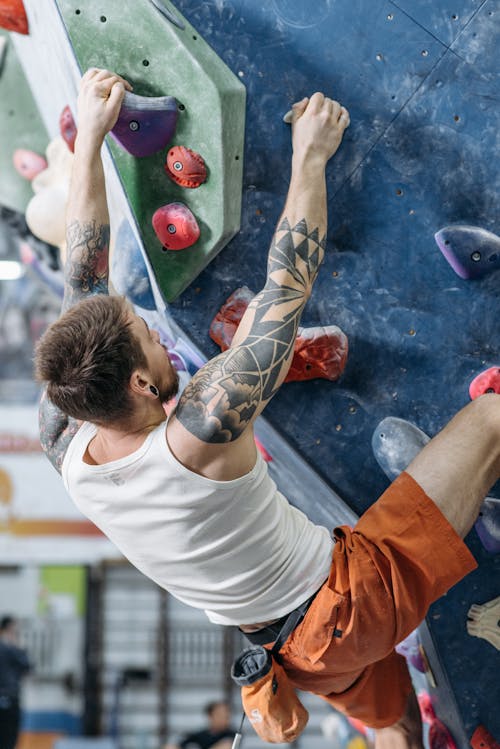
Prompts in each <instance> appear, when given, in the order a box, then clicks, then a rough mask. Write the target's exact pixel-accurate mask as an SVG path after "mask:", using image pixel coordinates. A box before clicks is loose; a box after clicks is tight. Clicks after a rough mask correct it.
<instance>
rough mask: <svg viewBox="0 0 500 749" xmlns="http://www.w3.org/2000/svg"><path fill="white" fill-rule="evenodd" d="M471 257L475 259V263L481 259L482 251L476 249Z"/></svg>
mask: <svg viewBox="0 0 500 749" xmlns="http://www.w3.org/2000/svg"><path fill="white" fill-rule="evenodd" d="M470 257H471V260H473V261H474V262H475V263H478V262H479V261H480V260H481V253H480V252H479V250H476V251H475V252H473V253H472V255H471V256H470Z"/></svg>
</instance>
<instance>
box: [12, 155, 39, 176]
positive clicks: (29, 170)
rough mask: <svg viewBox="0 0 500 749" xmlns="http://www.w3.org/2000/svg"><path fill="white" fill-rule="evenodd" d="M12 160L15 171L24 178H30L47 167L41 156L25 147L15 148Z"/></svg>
mask: <svg viewBox="0 0 500 749" xmlns="http://www.w3.org/2000/svg"><path fill="white" fill-rule="evenodd" d="M12 161H13V162H14V167H15V169H16V172H18V173H19V174H20V175H21V177H24V178H25V179H30V180H31V179H33V178H34V177H36V175H37V174H40V172H43V170H44V169H47V162H46V161H45V159H44V158H43V156H40V155H39V154H38V153H35V152H34V151H29V150H28V149H26V148H16V150H15V151H14V153H13V154H12Z"/></svg>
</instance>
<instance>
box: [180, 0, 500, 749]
mask: <svg viewBox="0 0 500 749" xmlns="http://www.w3.org/2000/svg"><path fill="white" fill-rule="evenodd" d="M177 7H178V8H179V10H180V11H181V12H182V13H183V14H184V15H185V17H186V18H188V19H189V21H190V22H191V23H192V24H193V26H195V27H196V28H197V29H198V30H199V31H200V33H201V34H203V36H204V38H205V39H206V40H207V41H208V42H209V44H211V45H212V46H213V48H214V49H215V51H216V52H218V54H219V55H220V56H221V57H222V59H223V60H224V61H225V62H226V64H227V65H228V66H229V67H230V68H231V69H232V71H233V72H234V73H235V74H236V75H238V76H239V77H240V78H241V80H242V81H243V82H244V83H245V85H246V87H247V136H246V151H245V169H244V184H243V214H242V229H241V232H240V234H239V235H238V236H237V237H236V238H235V239H234V240H233V241H232V242H231V244H230V245H229V246H228V247H227V248H226V249H225V250H224V251H223V252H222V253H221V254H220V255H219V256H218V257H217V258H216V259H215V260H214V262H213V263H211V265H210V266H209V267H208V269H207V270H206V271H205V272H204V273H203V274H202V275H201V276H199V277H198V279H197V280H196V281H195V282H194V283H193V284H192V286H191V287H190V288H189V289H188V290H187V291H186V292H184V294H183V295H182V296H181V297H180V299H179V300H178V301H177V302H175V303H174V304H173V305H172V306H171V312H172V313H173V315H174V317H175V319H176V320H177V322H178V323H179V324H180V325H181V327H183V328H184V329H185V330H187V331H189V333H190V335H191V336H192V337H193V339H194V340H195V342H196V343H197V344H198V345H199V346H200V348H201V349H202V350H203V351H204V352H205V353H206V354H207V355H213V354H215V353H216V350H217V349H216V347H215V346H214V344H213V343H211V341H210V340H209V338H208V335H207V328H208V323H207V321H208V320H210V319H211V318H212V316H213V315H214V314H215V312H216V311H217V310H218V308H219V307H220V305H221V304H222V303H223V302H224V300H225V299H226V298H227V297H228V296H229V294H230V293H231V292H232V291H233V290H234V289H235V288H236V287H238V286H242V285H243V284H246V285H248V286H250V287H251V288H253V289H254V290H258V289H259V288H260V286H261V285H262V283H263V281H264V273H265V258H266V252H267V248H268V244H269V241H270V238H271V235H272V232H273V228H274V225H275V222H276V220H277V218H278V216H279V212H280V208H281V206H282V203H283V199H284V196H285V193H286V188H287V179H288V174H289V156H290V142H289V130H288V127H287V126H286V125H284V124H283V122H282V121H281V117H282V114H283V113H284V112H286V111H287V109H289V106H290V104H291V103H292V102H293V101H294V100H298V99H300V98H302V97H303V96H304V95H307V94H309V93H311V92H312V91H314V90H322V91H324V92H325V93H327V94H328V95H330V96H333V97H336V98H338V99H339V100H340V101H341V102H342V103H343V104H345V106H347V107H348V108H349V110H350V113H351V121H352V124H351V127H350V129H349V131H348V133H347V136H346V138H345V141H344V144H343V146H342V148H341V151H340V152H339V154H338V155H337V156H336V157H335V159H334V161H333V162H332V163H331V164H330V166H329V171H328V187H329V217H330V228H329V232H328V252H327V257H326V260H325V263H324V266H323V268H322V270H321V273H320V276H319V279H318V281H317V284H316V286H315V289H314V292H313V295H312V298H311V300H310V301H309V303H308V306H307V309H306V312H305V315H304V320H303V321H304V323H305V324H308V325H317V324H321V325H327V324H332V323H334V324H337V325H340V327H341V328H342V329H343V330H344V331H345V333H346V334H347V335H348V338H349V344H350V354H349V360H348V363H347V367H346V370H345V372H344V375H343V376H342V378H341V380H340V381H339V382H338V383H334V384H332V383H329V382H325V381H320V380H316V381H314V382H310V383H293V384H287V385H286V386H284V387H283V388H282V390H281V391H280V393H279V394H278V395H277V396H276V398H275V399H274V400H273V401H272V402H271V404H270V405H269V406H268V408H267V409H266V417H267V419H268V420H269V421H270V422H271V424H273V425H274V426H275V427H276V428H277V429H278V430H279V432H280V433H281V434H282V435H283V436H284V437H285V438H286V439H287V441H288V442H289V444H290V445H292V446H294V447H295V448H297V449H298V450H299V452H300V453H301V455H302V456H303V457H304V458H305V459H306V460H307V461H308V462H309V464H310V465H311V466H312V467H313V468H315V469H316V470H317V471H318V472H319V473H320V474H321V475H322V476H323V477H324V478H325V479H326V480H327V482H328V483H329V484H330V485H331V486H333V487H334V488H335V489H336V490H337V492H338V493H339V494H340V496H341V497H343V498H344V499H345V500H346V501H347V502H348V504H349V505H350V506H351V507H352V508H353V509H354V510H355V511H356V512H357V513H362V512H363V511H364V510H365V509H366V508H367V507H368V506H369V505H370V504H371V503H372V502H373V501H374V500H375V499H376V498H377V496H379V494H380V493H381V492H382V491H383V490H384V489H385V487H386V486H387V483H388V482H387V479H386V478H385V477H384V475H383V473H382V471H381V470H380V468H379V467H378V465H377V463H376V462H375V460H374V457H373V454H372V451H371V446H370V440H371V436H372V433H373V430H374V429H375V427H376V425H377V424H378V422H379V421H380V420H381V419H382V418H384V417H385V416H389V415H392V416H399V417H402V418H404V419H408V420H410V421H413V422H414V423H416V424H418V426H420V427H421V428H422V429H423V430H424V431H426V432H427V433H428V434H431V435H433V434H435V433H436V432H437V431H438V430H439V429H440V428H441V427H442V426H443V425H444V424H445V423H446V421H447V420H448V419H449V418H450V417H451V416H452V414H454V413H455V412H456V411H457V410H458V409H459V408H460V407H461V406H463V405H465V404H466V403H467V402H468V400H469V398H468V385H469V382H470V380H471V379H472V378H473V376H474V375H476V374H477V373H478V372H480V371H481V370H483V369H485V368H486V367H489V366H493V365H495V364H498V362H499V360H498V357H499V351H500V325H499V322H498V320H499V291H500V273H499V272H498V271H497V272H496V273H492V274H490V275H488V276H486V277H485V278H484V279H482V280H480V281H464V280H462V279H460V278H459V277H458V276H457V275H456V274H455V273H454V271H453V270H452V269H451V267H450V266H449V265H448V263H447V262H446V260H445V259H444V257H443V256H442V254H441V253H440V252H439V250H438V249H437V246H436V244H435V242H434V239H433V235H434V233H435V232H436V231H437V230H438V229H439V228H441V227H442V226H444V225H447V224H449V223H454V222H460V223H467V224H474V225H479V226H482V227H484V228H486V229H490V230H492V231H495V232H496V233H500V221H499V218H498V208H497V204H498V192H499V187H500V176H499V174H500V173H499V169H498V159H497V158H496V156H495V147H496V144H497V142H498V132H499V130H500V111H499V109H498V96H499V85H500V82H499V75H498V45H499V44H500V4H499V3H498V2H496V1H494V0H485V1H483V0H419V2H414V1H413V0H400V1H399V2H398V3H394V2H383V1H379V0H377V1H376V2H373V0H317V2H315V3H313V4H311V3H309V2H308V0H271V1H270V2H269V3H265V4H263V3H247V2H244V0H227V2H225V1H224V0H213V1H211V2H205V3H199V2H197V0H178V2H177ZM496 489H497V491H496V496H500V492H499V491H498V487H496ZM492 494H495V491H493V492H492ZM314 501H315V499H314V498H313V497H312V496H311V498H310V503H311V506H312V504H313V502H314ZM304 504H307V497H306V498H305V499H304ZM467 543H468V545H469V547H470V548H471V549H472V552H473V553H474V555H475V557H476V559H477V561H478V563H479V568H478V570H477V571H476V572H474V573H473V574H471V575H469V576H468V577H467V579H465V580H464V581H462V582H461V583H460V584H458V585H457V586H455V587H454V588H453V589H452V590H451V591H450V592H449V593H448V594H447V596H445V597H444V598H443V599H442V600H440V601H439V602H438V603H436V604H435V605H434V606H433V607H432V608H431V611H430V614H429V617H428V625H429V633H430V636H429V638H428V642H427V643H426V646H427V649H428V650H429V651H431V650H432V651H434V662H435V665H434V669H435V671H436V672H437V673H436V680H437V682H438V685H437V689H436V690H434V694H433V699H434V703H435V705H436V708H437V712H438V714H440V715H441V718H442V719H443V720H447V721H448V723H449V725H450V726H451V727H452V729H453V732H454V735H455V738H456V740H457V742H458V745H459V746H463V747H466V746H467V745H468V741H467V739H468V737H470V735H471V734H472V731H473V730H474V728H475V727H476V725H477V724H479V723H484V724H485V725H486V726H487V727H488V728H489V730H490V732H491V733H493V734H494V735H495V736H496V738H497V740H499V738H500V714H499V711H498V694H499V693H498V652H497V651H496V650H494V648H493V647H492V646H491V645H490V644H489V643H488V642H486V641H485V640H481V639H477V638H473V637H470V636H469V635H468V634H467V632H466V626H465V622H466V618H467V617H466V614H467V611H468V609H469V607H470V605H471V604H472V603H484V602H486V601H489V600H491V599H492V598H494V597H495V596H497V595H498V594H499V579H500V575H499V561H498V557H496V558H495V557H494V556H492V555H490V554H488V553H487V552H486V551H485V550H484V549H483V547H482V546H481V544H480V542H479V540H478V537H477V535H476V534H475V531H472V532H471V533H470V534H469V536H468V538H467ZM495 660H496V665H495Z"/></svg>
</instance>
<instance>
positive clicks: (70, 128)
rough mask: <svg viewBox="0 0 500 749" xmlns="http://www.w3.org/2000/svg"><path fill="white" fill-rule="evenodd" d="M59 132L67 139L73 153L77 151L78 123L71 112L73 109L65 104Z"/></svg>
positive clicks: (60, 118)
mask: <svg viewBox="0 0 500 749" xmlns="http://www.w3.org/2000/svg"><path fill="white" fill-rule="evenodd" d="M59 132H60V133H61V135H62V137H63V138H64V140H65V141H66V145H67V146H68V148H69V150H70V151H71V153H74V152H75V140H76V136H77V130H76V124H75V120H74V118H73V115H72V114H71V109H70V108H69V107H68V106H65V107H64V109H63V111H62V112H61V116H60V117H59Z"/></svg>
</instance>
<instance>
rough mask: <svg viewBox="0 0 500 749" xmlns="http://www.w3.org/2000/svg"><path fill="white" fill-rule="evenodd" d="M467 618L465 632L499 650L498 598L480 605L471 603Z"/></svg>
mask: <svg viewBox="0 0 500 749" xmlns="http://www.w3.org/2000/svg"><path fill="white" fill-rule="evenodd" d="M467 616H468V620H467V632H468V633H469V634H470V635H472V636H473V637H481V638H482V639H483V640H487V641H488V642H489V643H490V644H491V645H493V647H494V648H496V649H497V650H500V596H498V598H494V599H493V600H492V601H488V603H483V604H482V605H479V604H478V603H473V604H472V606H471V607H470V609H469V610H468V612H467Z"/></svg>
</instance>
